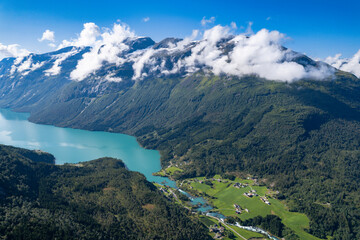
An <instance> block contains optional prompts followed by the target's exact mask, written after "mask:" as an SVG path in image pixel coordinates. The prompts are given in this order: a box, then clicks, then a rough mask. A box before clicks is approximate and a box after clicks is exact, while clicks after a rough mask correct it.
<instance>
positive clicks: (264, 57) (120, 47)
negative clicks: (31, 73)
mask: <svg viewBox="0 0 360 240" xmlns="http://www.w3.org/2000/svg"><path fill="white" fill-rule="evenodd" d="M204 20H205V21H207V22H208V21H209V20H206V19H205V18H204ZM213 20H215V18H214V19H213ZM207 22H206V23H207ZM206 23H205V24H206ZM231 25H232V27H228V26H225V27H224V26H221V25H217V26H214V27H213V28H211V29H208V30H206V31H204V32H203V34H200V35H202V39H200V40H197V41H196V40H195V39H196V38H197V36H198V35H199V31H197V30H196V31H194V32H193V34H192V36H191V37H188V38H185V39H183V40H181V41H170V42H168V43H167V44H165V45H164V47H162V48H159V49H154V48H152V47H149V48H146V49H142V50H137V51H135V52H131V53H126V51H127V50H129V45H127V44H126V40H128V39H133V40H135V39H137V38H138V37H137V36H136V35H135V34H134V33H133V32H132V31H131V30H130V29H129V27H128V26H127V25H125V24H122V23H119V24H114V26H113V28H112V29H103V30H102V31H100V30H99V27H98V26H96V25H95V24H94V23H87V24H84V30H83V31H82V32H81V34H80V36H79V38H78V39H75V40H72V41H71V42H70V41H68V42H67V43H69V44H68V45H75V46H90V47H91V49H90V51H89V52H87V53H85V54H84V55H83V58H82V59H81V60H79V61H78V63H77V66H76V69H75V70H74V71H72V72H71V74H70V77H71V79H73V80H76V81H82V80H83V79H85V78H86V77H88V76H90V75H91V74H94V73H95V72H96V71H97V70H99V69H100V68H101V67H102V66H103V65H104V64H114V65H116V66H121V65H122V64H124V63H125V62H128V63H132V68H133V70H134V75H133V77H132V78H133V80H140V79H143V78H144V77H147V76H148V75H149V74H155V75H157V74H160V75H167V74H174V73H181V74H190V73H194V72H196V71H198V70H201V69H206V70H207V71H212V72H213V73H214V74H216V75H218V74H228V75H235V76H244V75H257V76H259V77H261V78H265V79H270V80H277V81H288V82H291V81H295V80H298V79H303V78H311V79H324V78H327V77H329V76H331V75H332V74H333V72H332V70H331V69H330V68H329V67H327V66H326V65H321V64H320V63H319V64H318V66H317V67H312V66H305V67H304V66H302V65H300V64H298V63H296V62H294V61H292V59H294V57H295V56H296V53H294V52H292V51H291V50H289V49H288V50H285V49H284V48H283V47H282V44H283V42H284V41H285V40H286V37H285V35H284V34H281V33H279V32H278V31H269V30H267V29H262V30H260V31H258V32H257V33H254V32H253V30H252V29H251V26H252V22H249V25H248V28H247V30H246V32H245V33H243V34H239V35H236V34H235V33H234V29H235V28H234V24H231ZM63 43H65V41H63ZM85 43H88V44H86V45H85ZM185 52H187V54H186V55H184V53H185ZM174 56H181V57H174ZM167 57H168V58H167ZM166 59H167V60H166ZM58 60H59V61H58V62H60V63H61V60H60V58H59V59H58ZM169 60H170V61H171V64H168V62H167V61H169ZM58 62H56V61H55V63H54V66H53V69H52V70H50V69H49V70H48V71H47V73H48V74H57V73H58V72H59V70H58V67H59V65H60V64H57V63H58ZM103 79H104V80H107V81H115V82H118V81H122V79H121V78H120V77H118V76H115V73H114V72H111V73H109V74H107V75H106V76H105V77H104V78H103Z"/></svg>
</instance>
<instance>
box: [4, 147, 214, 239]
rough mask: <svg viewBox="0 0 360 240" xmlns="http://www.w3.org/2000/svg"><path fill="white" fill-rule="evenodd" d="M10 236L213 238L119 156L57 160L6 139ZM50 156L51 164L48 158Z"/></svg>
mask: <svg viewBox="0 0 360 240" xmlns="http://www.w3.org/2000/svg"><path fill="white" fill-rule="evenodd" d="M0 158H1V161H0V212H1V214H0V216H1V217H0V234H1V237H2V238H4V239H59V238H60V239H74V238H76V239H207V238H208V236H207V229H206V228H205V227H204V226H202V225H201V224H200V223H199V222H198V221H197V220H195V219H192V217H191V216H190V215H188V214H187V213H186V212H185V210H184V209H181V208H180V207H179V206H176V205H175V204H172V203H170V202H169V201H168V200H167V199H165V197H164V196H163V195H162V194H161V193H160V192H159V191H158V190H157V189H156V187H155V186H153V185H152V184H151V183H149V182H148V181H146V179H145V177H144V176H143V175H142V174H140V173H137V172H131V171H128V170H126V169H125V166H124V164H123V163H122V162H121V161H120V160H116V159H109V158H103V159H98V160H94V161H90V162H84V163H82V164H81V165H77V166H73V165H64V166H55V165H53V164H48V162H51V161H53V159H54V158H53V157H52V156H51V155H50V154H46V153H38V152H33V151H27V150H23V149H19V148H13V147H8V146H4V145H0ZM44 162H45V163H44Z"/></svg>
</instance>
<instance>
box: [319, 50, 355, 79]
mask: <svg viewBox="0 0 360 240" xmlns="http://www.w3.org/2000/svg"><path fill="white" fill-rule="evenodd" d="M325 62H326V63H328V64H330V65H331V66H333V67H335V68H338V69H340V70H342V71H346V72H351V73H353V74H354V75H356V76H357V77H358V78H360V50H359V51H358V52H357V53H355V55H354V56H353V57H352V58H341V54H336V55H335V56H334V57H327V58H326V59H325Z"/></svg>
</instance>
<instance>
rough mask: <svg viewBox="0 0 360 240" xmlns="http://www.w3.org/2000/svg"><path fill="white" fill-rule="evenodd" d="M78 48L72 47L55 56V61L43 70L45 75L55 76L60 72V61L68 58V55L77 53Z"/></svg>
mask: <svg viewBox="0 0 360 240" xmlns="http://www.w3.org/2000/svg"><path fill="white" fill-rule="evenodd" d="M78 52H79V50H78V49H77V48H73V49H72V50H71V51H70V52H66V53H61V54H58V55H56V56H55V59H56V60H55V61H54V64H53V66H52V67H51V68H50V69H47V70H45V71H44V72H45V76H55V75H58V74H60V72H61V66H60V65H61V63H62V62H63V61H65V60H66V59H68V58H69V57H71V56H73V55H75V54H77V53H78Z"/></svg>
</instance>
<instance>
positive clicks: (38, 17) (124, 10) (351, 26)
mask: <svg viewBox="0 0 360 240" xmlns="http://www.w3.org/2000/svg"><path fill="white" fill-rule="evenodd" d="M359 10H360V1H356V0H351V1H350V0H343V1H331V0H328V1H323V0H318V1H316V0H313V1H309V0H303V1H289V0H287V1H283V0H273V1H271V0H258V1H249V0H247V1H241V0H238V1H229V0H228V1H226V0H223V1H211V0H207V1H202V0H201V1H194V0H193V1H188V0H182V1H129V0H128V1H110V0H101V1H94V0H87V1H83V0H72V1H70V0H61V1H49V0H32V1H29V0H16V1H15V0H1V1H0V43H2V44H5V45H8V44H14V43H17V44H20V45H21V46H22V47H24V48H26V49H28V50H30V51H35V52H45V51H49V50H51V48H50V47H48V46H47V44H46V43H44V42H39V41H38V39H39V38H41V36H42V33H43V32H44V31H45V30H46V29H50V30H52V31H54V32H55V37H56V40H57V43H60V42H61V40H63V39H70V38H75V37H76V34H77V33H79V32H80V31H81V30H82V25H83V23H86V22H94V23H96V24H97V25H98V26H100V27H111V26H112V24H113V23H114V22H116V21H117V19H120V20H121V21H122V22H124V23H127V24H128V25H129V26H130V27H131V29H132V30H134V31H135V32H136V34H138V35H142V36H149V37H151V38H153V39H154V40H155V41H159V40H161V39H163V38H165V37H185V36H189V35H191V31H192V30H193V29H199V30H202V29H204V27H203V26H202V25H201V24H200V21H201V19H202V18H203V17H204V16H205V17H206V18H207V19H208V18H210V17H215V19H216V20H215V22H214V24H221V25H230V23H231V22H236V24H237V26H238V27H239V28H238V31H239V32H241V31H244V30H243V29H242V28H241V26H243V27H245V28H246V26H247V24H248V23H249V22H253V30H254V31H258V30H260V29H262V28H267V29H269V30H278V31H280V32H282V33H284V34H286V35H287V36H288V37H290V39H289V40H288V42H287V43H286V44H285V45H286V46H287V47H290V48H292V49H294V50H295V51H299V52H303V53H306V54H308V55H310V56H312V57H317V58H325V57H327V56H329V55H331V56H333V55H335V54H336V53H342V54H343V56H344V57H350V56H352V55H353V54H355V53H356V52H357V51H358V50H359V49H360V17H359ZM145 17H148V18H149V19H150V20H149V21H147V22H144V21H143V18H145ZM211 26H212V24H208V25H207V27H211Z"/></svg>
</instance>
